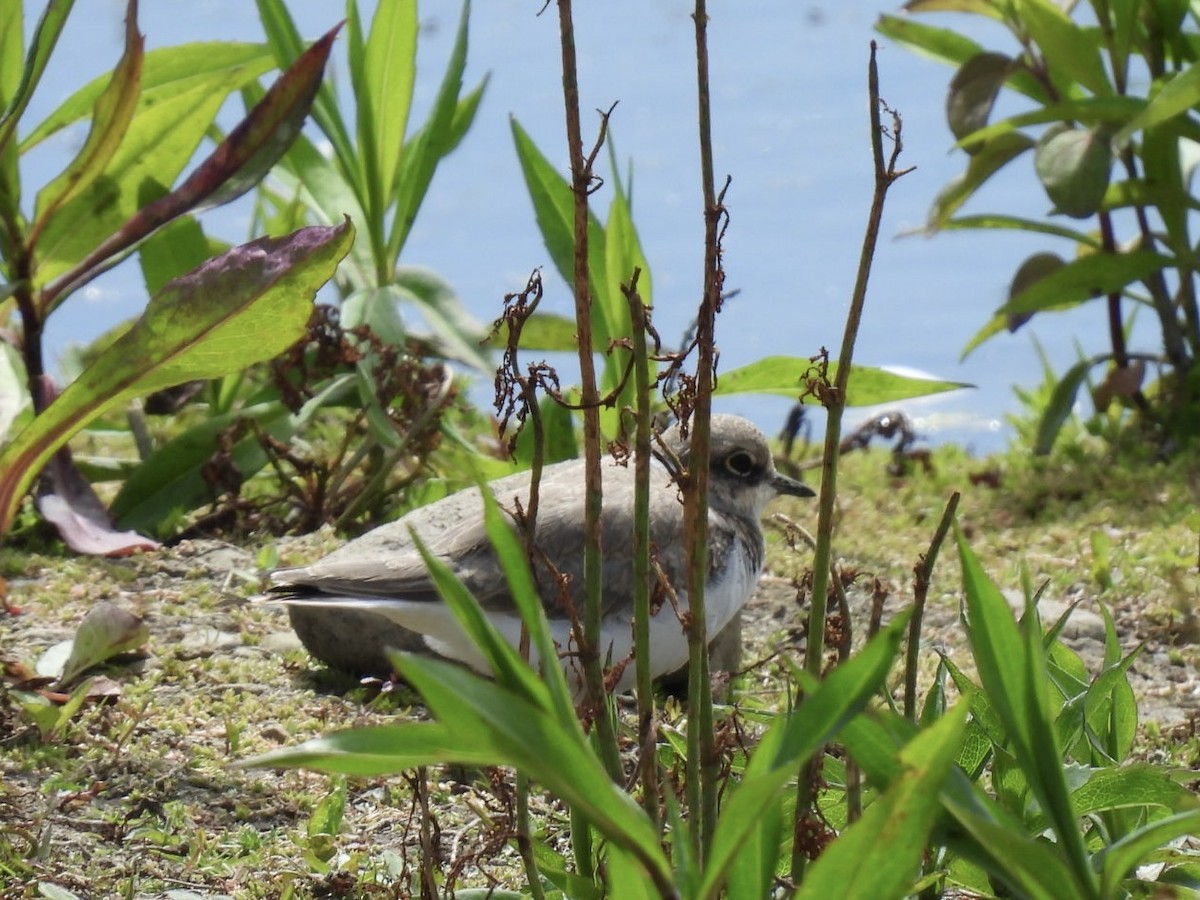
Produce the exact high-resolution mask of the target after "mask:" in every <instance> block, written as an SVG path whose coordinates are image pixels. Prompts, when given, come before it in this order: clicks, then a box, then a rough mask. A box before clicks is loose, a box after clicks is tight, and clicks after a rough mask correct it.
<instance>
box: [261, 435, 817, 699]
mask: <svg viewBox="0 0 1200 900" xmlns="http://www.w3.org/2000/svg"><path fill="white" fill-rule="evenodd" d="M664 441H665V442H666V443H667V445H668V446H669V447H671V448H672V450H673V451H674V452H675V453H676V454H677V455H679V456H680V457H681V459H683V460H684V462H685V463H686V462H687V455H688V448H687V444H686V442H684V441H682V440H681V438H680V436H679V432H678V430H677V429H670V430H668V431H667V432H666V433H665V434H664ZM710 444H711V447H710V450H711V452H710V461H709V579H708V584H707V585H706V588H705V598H706V609H707V613H708V628H709V634H710V636H711V635H715V634H716V633H718V632H719V631H720V630H721V628H723V627H724V626H725V624H726V623H728V622H729V620H730V619H731V618H732V617H733V615H734V614H735V613H736V612H737V610H739V609H740V608H741V606H742V605H743V604H744V603H745V602H746V600H747V599H748V598H749V596H750V594H751V593H752V592H753V590H754V586H755V584H756V582H757V581H758V577H759V575H760V574H761V572H762V565H763V535H762V529H761V526H760V523H759V517H760V515H761V513H762V510H763V507H764V506H765V505H766V504H767V502H768V501H769V500H771V499H772V498H773V497H775V496H777V495H779V494H792V495H794V496H811V495H812V491H811V490H810V489H809V488H807V487H805V486H804V485H803V484H801V483H799V482H797V481H794V480H793V479H790V478H787V477H786V476H783V475H780V474H779V473H777V472H776V471H775V467H774V464H773V462H772V460H771V455H770V451H769V449H768V447H767V443H766V439H765V438H764V437H763V435H762V433H761V432H760V431H759V430H758V429H757V428H756V427H755V426H754V425H753V424H751V423H750V422H748V421H747V420H745V419H742V418H739V417H736V416H722V415H718V416H713V418H712V431H711V440H710ZM601 475H602V482H603V493H604V506H603V512H602V530H603V537H602V541H603V550H602V553H603V557H604V562H603V565H602V572H603V609H604V613H603V628H602V652H603V653H606V654H608V655H609V658H610V659H611V660H612V661H613V662H619V661H621V660H623V659H626V658H627V657H628V656H630V655H631V652H632V624H631V623H632V597H633V587H632V585H633V566H632V559H633V548H632V540H633V533H632V514H633V483H634V471H633V466H632V464H630V465H629V466H628V467H625V466H621V465H618V464H617V463H615V462H614V461H613V460H612V459H611V458H607V457H606V458H605V459H603V460H602V461H601ZM650 482H651V484H650V538H651V543H652V547H653V548H654V550H655V553H656V558H657V560H658V563H659V565H660V566H661V568H662V570H663V571H664V573H665V574H666V576H667V578H668V579H669V580H670V583H671V584H672V585H673V587H674V589H675V591H676V593H677V595H678V597H679V601H680V606H681V607H682V608H685V609H686V605H687V590H686V583H687V582H686V577H685V575H684V564H685V559H686V549H685V547H684V543H683V506H682V502H681V499H680V492H679V488H678V486H677V485H675V484H674V483H673V482H672V480H671V477H670V475H669V473H668V471H667V469H666V467H665V466H664V465H662V464H661V463H660V462H657V461H656V463H655V464H654V465H652V466H651V472H650ZM489 487H490V488H491V490H492V492H493V494H494V495H495V496H496V499H497V500H498V501H499V503H500V505H501V506H502V507H505V508H508V509H512V508H513V507H514V505H515V504H514V501H515V500H516V499H517V498H519V500H520V502H521V505H522V507H524V506H525V505H526V503H527V498H528V493H529V474H528V473H519V474H516V475H510V476H507V477H505V478H500V479H497V480H496V481H493V482H491V483H490V484H489ZM583 502H584V477H583V461H582V460H570V461H567V462H562V463H557V464H555V465H552V466H547V467H546V468H545V469H544V470H543V473H542V479H541V483H540V501H539V507H538V513H537V530H536V536H535V541H536V544H537V546H538V548H539V550H540V551H541V552H542V553H544V554H545V555H546V557H547V558H548V560H549V561H550V563H551V564H552V565H553V566H554V568H555V569H556V570H557V571H559V572H561V573H562V574H564V575H566V576H568V578H569V591H570V595H571V598H572V600H573V602H574V603H576V604H577V608H578V609H579V610H580V611H582V609H583V549H582V548H583V543H584V541H583V525H584V523H583V519H584V516H583ZM514 527H515V526H514ZM410 528H411V529H412V530H413V531H415V532H416V533H417V534H418V535H420V537H421V539H422V541H423V542H424V543H425V545H426V547H427V548H428V549H429V551H430V552H431V553H433V554H434V555H435V556H437V557H439V558H441V559H442V560H443V561H444V562H446V563H447V564H448V565H449V566H450V567H451V568H452V569H453V570H454V572H455V574H456V575H457V576H458V577H459V578H460V579H461V580H462V581H463V583H464V584H465V585H466V586H467V587H468V588H469V589H470V590H471V592H472V593H473V594H474V595H475V597H476V598H477V599H478V600H479V602H480V604H481V605H482V606H483V608H484V609H485V610H486V611H487V612H488V614H489V618H490V619H491V620H492V622H493V624H495V625H496V626H497V628H499V630H500V631H501V632H502V633H503V634H504V635H505V637H506V639H507V640H508V641H509V642H510V643H511V644H512V645H513V646H517V643H518V641H519V639H520V631H521V622H520V618H519V616H518V615H517V614H516V611H515V607H514V605H513V602H512V598H511V596H510V595H509V592H508V584H507V581H506V579H505V577H504V573H503V571H502V570H501V568H500V566H499V564H498V563H497V561H496V558H495V555H494V554H493V552H492V548H491V545H490V543H489V542H488V540H487V535H486V534H485V531H484V526H483V501H482V498H481V497H480V495H479V492H478V490H477V489H474V488H472V489H468V490H465V491H461V492H459V493H457V494H453V495H451V496H449V497H446V498H444V499H443V500H440V501H438V502H436V503H433V504H431V505H429V506H426V507H423V508H421V509H418V510H415V511H413V512H411V513H409V514H408V515H406V516H404V517H403V518H401V519H398V520H397V521H395V522H391V523H388V524H387V525H383V526H381V527H379V528H377V529H375V530H374V531H371V532H369V533H367V534H365V535H363V536H362V537H360V538H358V539H357V540H354V541H351V542H350V543H348V544H346V545H345V546H343V547H341V548H340V549H338V550H336V551H334V552H333V553H331V554H330V555H329V556H327V557H325V558H324V559H322V560H320V561H318V562H316V563H313V564H312V565H309V566H303V567H300V568H294V569H282V570H279V571H276V572H274V573H272V576H271V581H272V589H271V590H272V593H273V595H274V596H273V598H272V599H275V600H276V601H278V602H283V603H287V604H290V605H305V606H311V605H316V606H321V607H333V608H342V609H356V610H362V611H370V612H374V613H378V614H379V615H383V616H386V617H387V618H389V619H391V620H393V621H395V622H397V623H399V624H400V625H402V626H404V627H405V628H407V629H409V630H411V631H415V632H418V633H420V634H423V635H425V640H426V642H427V643H428V645H429V646H430V647H431V648H432V649H434V650H435V651H437V652H438V653H441V654H442V655H444V656H447V657H449V658H451V659H457V660H460V661H462V662H464V663H466V664H467V665H470V666H472V667H473V668H476V669H478V670H480V671H484V672H486V671H487V668H486V664H485V662H484V660H483V659H482V657H481V656H480V655H479V653H478V651H476V650H475V648H474V646H473V645H472V644H471V643H470V641H469V640H468V639H467V638H466V636H465V635H464V634H463V632H462V630H461V629H460V628H459V626H458V623H457V620H456V619H455V618H454V616H453V614H452V613H451V612H450V610H449V608H448V607H446V606H445V604H443V603H442V602H441V600H440V599H439V597H438V595H437V593H436V591H435V590H434V587H433V585H432V582H431V581H430V579H429V576H428V574H427V573H426V571H425V565H424V562H423V561H422V559H421V557H420V554H419V553H418V552H417V550H416V548H415V546H414V545H413V542H412V540H411V538H410V535H409V529H410ZM537 574H538V576H539V577H538V582H539V590H540V594H541V599H542V603H543V605H544V606H545V608H546V611H547V617H548V618H549V620H550V624H551V627H552V632H553V634H554V637H555V640H556V641H557V642H558V644H559V647H560V649H561V650H569V649H570V648H571V646H572V642H571V637H570V619H569V616H568V615H567V612H566V610H565V609H564V608H563V604H562V598H561V596H560V594H559V590H560V588H559V586H558V585H557V584H556V583H554V581H553V580H552V579H551V578H548V577H546V575H545V571H544V570H543V571H539V572H538V573H537ZM686 659H687V638H686V634H685V633H684V631H683V628H682V625H681V624H680V622H679V619H678V615H677V613H676V611H675V609H674V608H673V607H672V605H671V604H670V603H663V604H661V607H660V608H659V609H658V611H657V613H656V614H655V615H654V616H653V618H652V620H651V668H652V671H653V673H654V674H655V675H659V674H663V673H666V672H670V671H674V670H675V669H677V668H679V667H680V666H681V665H682V664H683V663H684V662H685V661H686ZM563 664H564V666H565V667H566V668H567V673H568V676H569V677H570V678H571V679H572V680H573V681H574V682H575V686H576V689H578V687H579V684H580V683H581V680H582V679H581V677H580V675H579V673H578V672H577V665H576V663H575V661H574V657H573V656H571V655H570V654H565V655H564V657H563ZM632 676H633V667H632V666H629V667H627V669H626V675H625V676H624V677H623V678H622V679H621V681H620V683H619V684H618V689H624V688H627V687H629V686H630V684H631V681H632Z"/></svg>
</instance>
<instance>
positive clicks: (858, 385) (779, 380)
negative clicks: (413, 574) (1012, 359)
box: [713, 356, 974, 406]
mask: <svg viewBox="0 0 1200 900" xmlns="http://www.w3.org/2000/svg"><path fill="white" fill-rule="evenodd" d="M813 372H814V364H813V362H812V361H811V360H809V359H807V358H802V357H794V356H767V357H764V358H762V359H760V360H757V361H756V362H752V363H750V365H748V366H742V367H741V368H740V369H734V370H733V371H732V372H723V373H722V374H721V375H720V377H719V378H718V379H717V387H716V390H714V391H713V394H714V395H716V396H724V395H728V394H779V395H781V396H784V397H797V396H798V395H799V394H800V392H801V391H802V390H803V385H802V384H801V379H802V378H804V376H805V375H806V374H809V373H813ZM814 374H815V373H814ZM836 377H837V364H836V363H830V364H829V381H830V383H832V382H833V381H834V380H835V379H836ZM967 387H974V385H970V384H966V383H963V382H957V381H933V380H929V379H924V378H910V377H909V376H907V375H897V374H896V373H894V372H888V371H885V370H884V369H875V368H871V367H870V366H854V367H853V368H851V370H850V381H849V384H848V385H847V387H846V405H847V406H874V405H875V404H877V403H894V402H895V401H897V400H907V399H909V398H912V397H924V396H927V395H929V394H939V393H942V392H943V391H954V390H958V389H959V388H967ZM805 402H806V403H815V402H817V401H816V399H815V398H806V399H805Z"/></svg>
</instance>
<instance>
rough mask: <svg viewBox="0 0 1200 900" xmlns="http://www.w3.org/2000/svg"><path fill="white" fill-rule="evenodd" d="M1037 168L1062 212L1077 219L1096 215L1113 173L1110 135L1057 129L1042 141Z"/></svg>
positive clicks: (1038, 152)
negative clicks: (1110, 175)
mask: <svg viewBox="0 0 1200 900" xmlns="http://www.w3.org/2000/svg"><path fill="white" fill-rule="evenodd" d="M1033 165H1034V169H1035V170H1036V171H1037V175H1038V178H1039V179H1040V180H1041V182H1042V187H1044V188H1045V189H1046V194H1047V196H1049V198H1050V199H1051V200H1052V201H1053V202H1054V205H1055V206H1056V207H1058V210H1059V211H1060V212H1063V213H1066V214H1067V215H1068V216H1073V217H1074V218H1077V219H1082V218H1086V217H1088V216H1091V215H1094V214H1095V213H1096V212H1097V211H1099V209H1100V207H1101V205H1102V204H1103V202H1104V193H1105V191H1107V190H1108V179H1109V174H1110V172H1111V170H1112V150H1111V147H1110V144H1109V139H1108V134H1107V132H1105V131H1103V130H1098V129H1095V128H1093V129H1088V130H1085V129H1082V128H1075V127H1072V126H1070V125H1056V126H1054V127H1052V128H1049V129H1047V131H1046V133H1045V134H1043V135H1042V136H1041V138H1039V139H1038V143H1037V150H1036V151H1035V152H1034V156H1033Z"/></svg>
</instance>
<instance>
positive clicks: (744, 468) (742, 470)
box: [725, 450, 755, 478]
mask: <svg viewBox="0 0 1200 900" xmlns="http://www.w3.org/2000/svg"><path fill="white" fill-rule="evenodd" d="M725 468H726V469H727V470H728V471H729V472H730V473H732V474H734V475H737V476H739V477H741V478H745V477H746V476H747V475H749V474H750V473H751V472H753V471H754V469H755V464H754V457H753V456H751V455H750V454H749V453H747V452H746V451H745V450H735V451H734V452H733V453H730V454H729V455H728V456H727V457H725Z"/></svg>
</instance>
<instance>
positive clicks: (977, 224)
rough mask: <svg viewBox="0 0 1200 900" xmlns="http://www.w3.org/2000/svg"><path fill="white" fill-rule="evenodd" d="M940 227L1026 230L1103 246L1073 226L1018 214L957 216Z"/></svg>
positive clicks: (1092, 247)
mask: <svg viewBox="0 0 1200 900" xmlns="http://www.w3.org/2000/svg"><path fill="white" fill-rule="evenodd" d="M941 228H942V229H943V230H945V231H951V230H959V231H961V230H964V229H973V230H988V229H1009V230H1013V231H1027V232H1029V233H1030V234H1048V235H1050V236H1052V237H1060V238H1065V239H1066V240H1068V241H1073V242H1074V243H1076V244H1078V245H1079V246H1080V247H1084V248H1087V249H1089V250H1099V249H1101V248H1102V246H1103V245H1102V244H1101V243H1100V238H1099V237H1098V236H1097V235H1095V234H1087V233H1084V232H1082V231H1078V230H1076V229H1074V228H1067V227H1065V226H1062V225H1056V224H1054V223H1053V222H1038V221H1035V220H1033V219H1023V218H1021V217H1020V216H1005V215H996V214H987V215H979V216H959V217H958V218H956V219H950V220H949V221H947V222H943V223H941Z"/></svg>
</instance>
